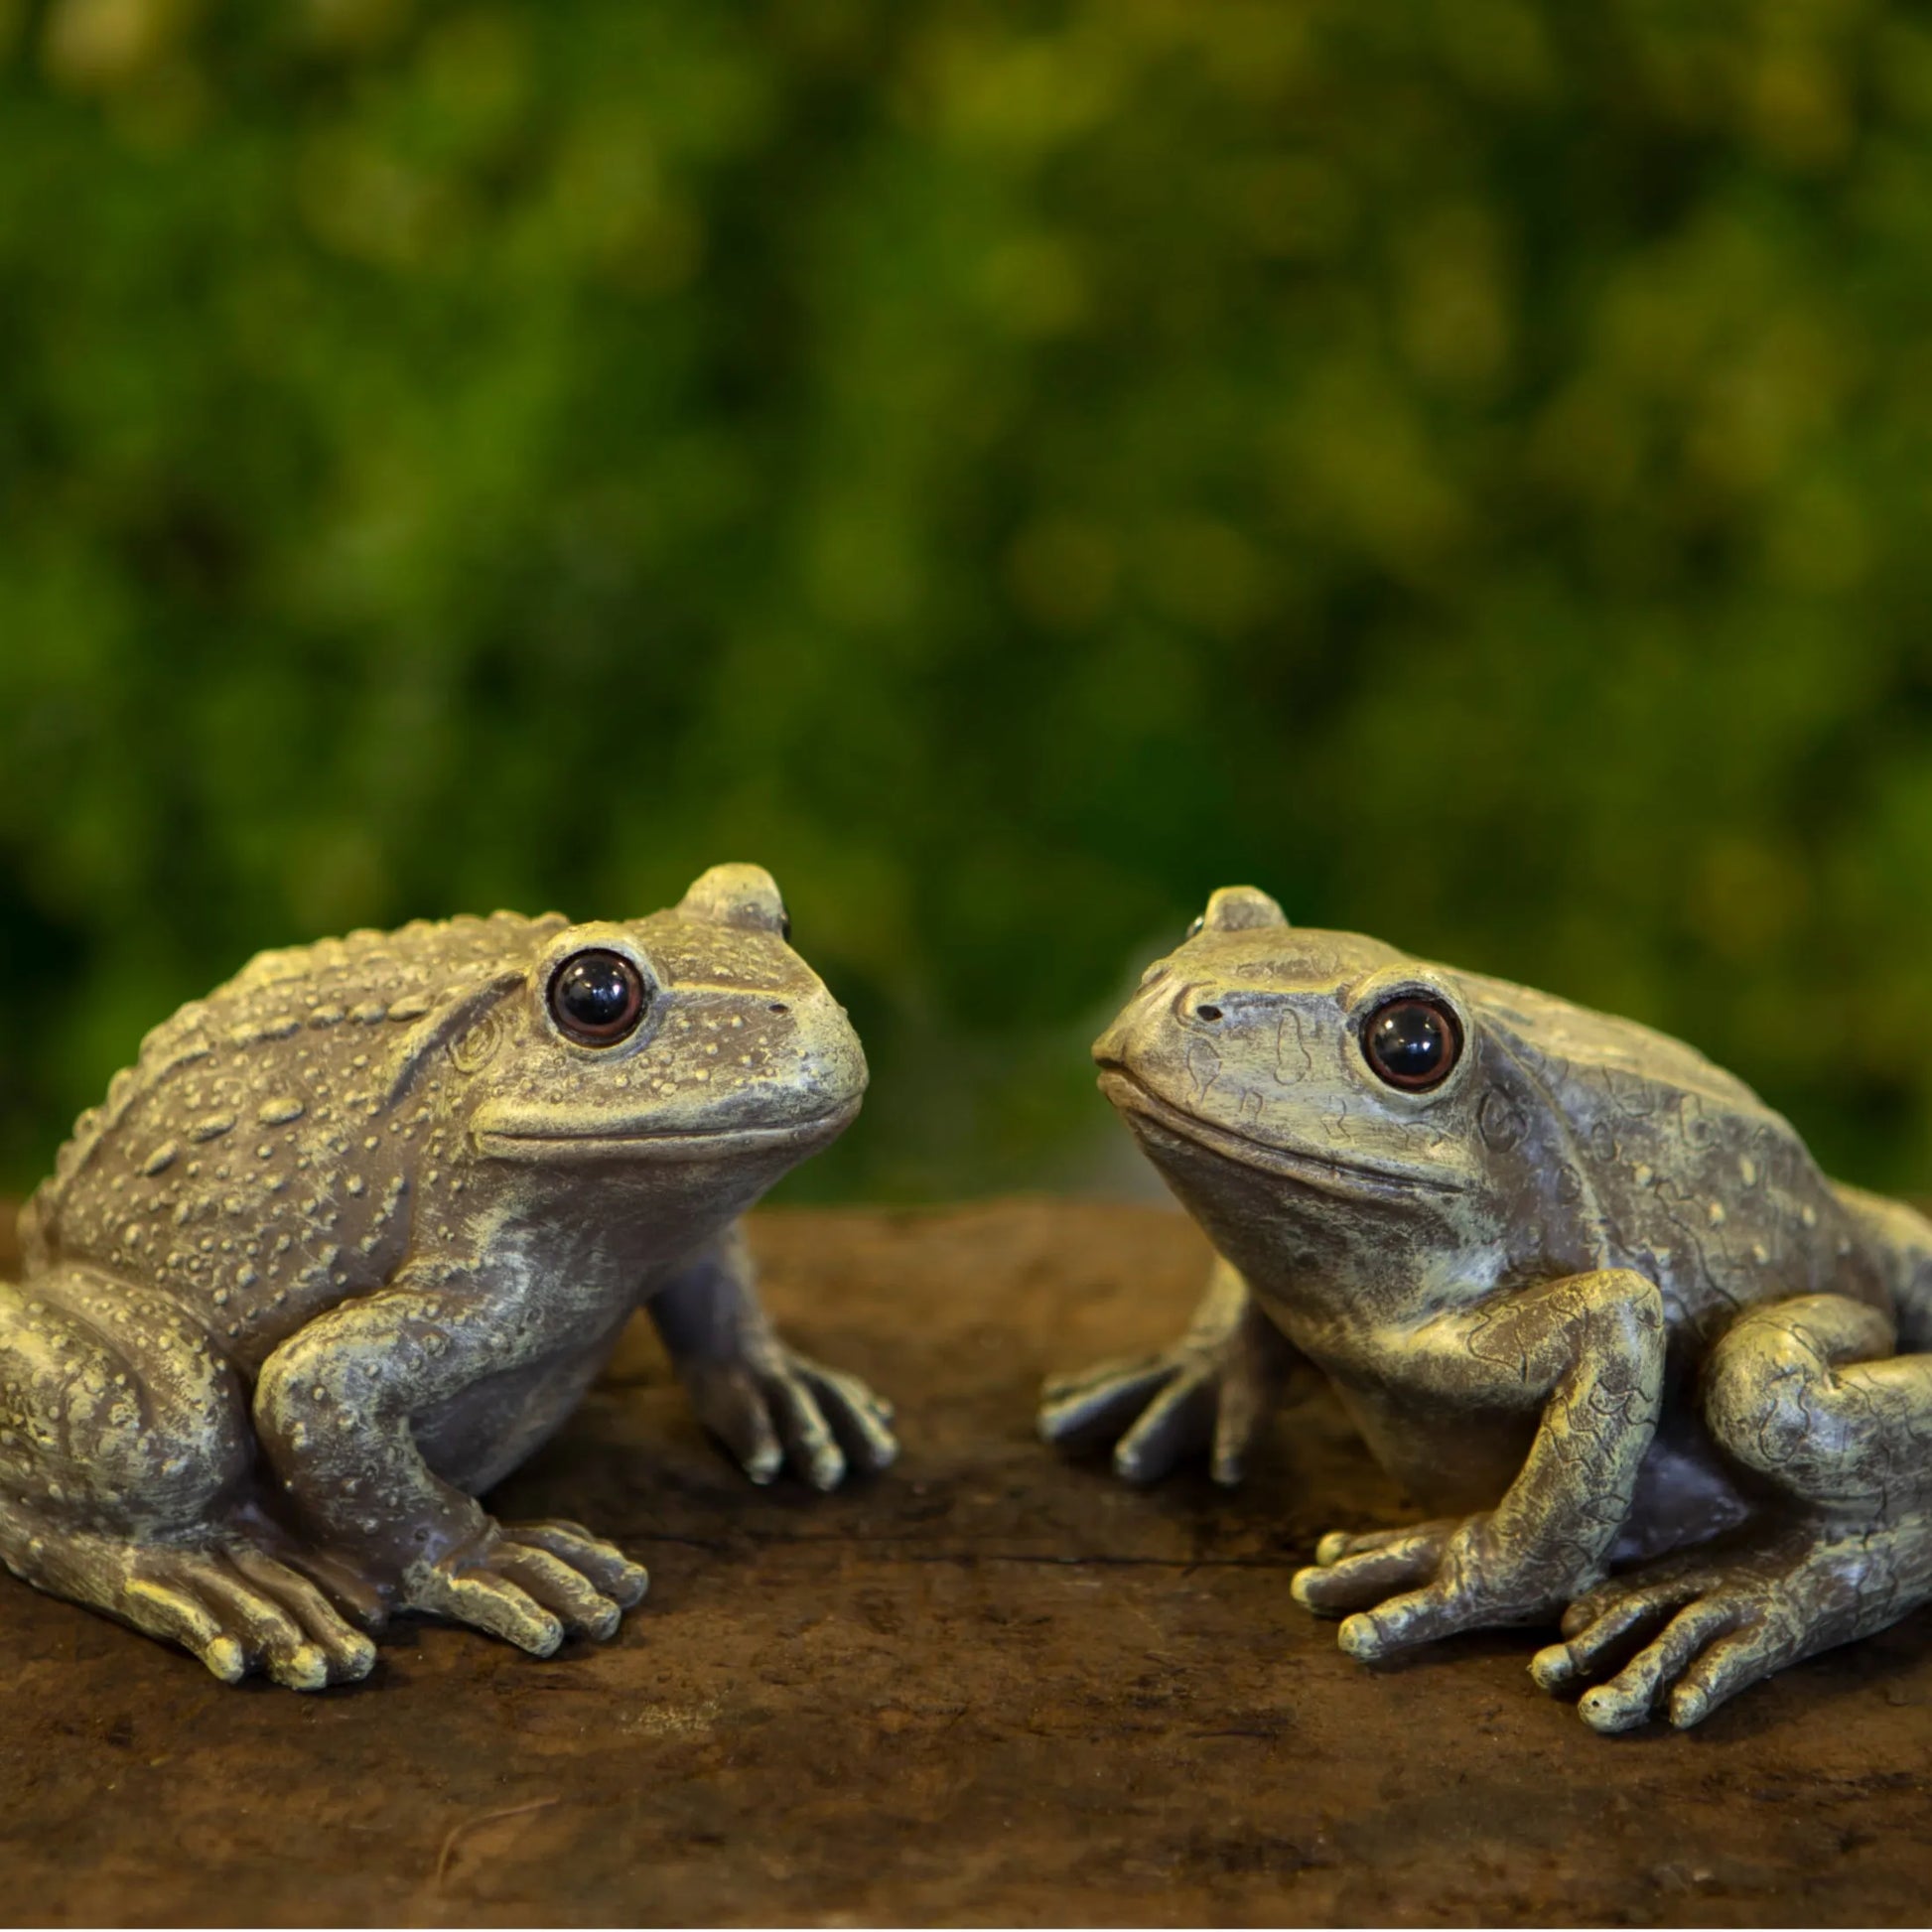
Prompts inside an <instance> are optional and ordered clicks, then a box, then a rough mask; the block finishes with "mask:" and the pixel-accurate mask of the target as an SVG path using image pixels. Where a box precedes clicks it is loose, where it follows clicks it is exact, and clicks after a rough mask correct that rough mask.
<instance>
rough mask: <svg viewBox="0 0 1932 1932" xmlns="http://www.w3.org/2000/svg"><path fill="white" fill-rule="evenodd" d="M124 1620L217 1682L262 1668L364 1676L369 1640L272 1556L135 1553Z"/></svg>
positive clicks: (297, 1681) (324, 1682) (296, 1678)
mask: <svg viewBox="0 0 1932 1932" xmlns="http://www.w3.org/2000/svg"><path fill="white" fill-rule="evenodd" d="M124 1599H125V1601H124V1612H125V1614H127V1616H128V1618H129V1621H131V1622H133V1623H135V1624H137V1625H138V1626H139V1627H140V1628H142V1629H145V1630H148V1631H150V1632H151V1633H153V1634H154V1635H157V1636H166V1637H171V1638H173V1640H174V1641H175V1642H177V1643H179V1644H182V1645H183V1646H184V1647H185V1648H187V1649H189V1650H192V1651H193V1652H194V1653H195V1654H196V1655H197V1656H198V1657H200V1658H201V1660H202V1662H203V1663H204V1664H206V1665H207V1668H208V1669H209V1670H210V1671H212V1672H213V1673H214V1675H215V1676H216V1677H218V1678H220V1679H222V1681H223V1682H225V1683H230V1684H232V1683H237V1682H239V1680H240V1679H241V1678H243V1677H245V1676H246V1675H247V1674H248V1673H249V1672H250V1671H251V1670H257V1669H259V1670H261V1671H263V1672H265V1673H266V1675H267V1676H268V1677H270V1678H271V1679H272V1680H273V1681H274V1682H275V1683H277V1684H281V1685H284V1686H286V1687H287V1688H288V1689H290V1690H294V1691H320V1690H324V1689H326V1688H327V1687H328V1686H329V1685H331V1684H339V1683H344V1682H347V1681H349V1680H351V1679H354V1678H359V1677H366V1676H367V1675H368V1673H369V1670H370V1667H371V1666H372V1665H373V1664H374V1662H375V1646H374V1645H373V1644H372V1643H370V1642H369V1640H368V1638H367V1637H365V1636H363V1635H362V1633H361V1632H360V1631H359V1630H354V1629H351V1628H350V1627H349V1626H348V1625H347V1624H346V1623H345V1622H344V1621H343V1619H342V1618H341V1617H340V1616H338V1615H337V1614H336V1612H335V1610H334V1609H333V1608H332V1607H331V1606H330V1604H329V1603H328V1601H327V1600H326V1599H325V1598H324V1597H323V1596H322V1594H321V1592H320V1591H319V1590H317V1589H315V1588H314V1587H313V1586H311V1585H309V1584H307V1583H305V1582H304V1581H303V1580H302V1579H301V1578H299V1577H297V1576H295V1575H294V1573H293V1572H290V1571H287V1570H285V1569H284V1568H283V1567H282V1566H281V1565H280V1564H278V1563H275V1562H273V1561H272V1560H271V1559H269V1558H266V1557H261V1556H259V1555H256V1554H253V1553H242V1554H239V1555H236V1554H228V1553H220V1554H205V1553H201V1552H187V1551H180V1552H172V1553H170V1554H169V1555H168V1556H167V1557H166V1558H160V1557H156V1556H153V1555H149V1556H145V1557H143V1558H142V1559H141V1560H139V1565H138V1569H137V1571H136V1574H134V1575H132V1576H130V1577H129V1579H128V1582H127V1584H126V1586H125V1590H124Z"/></svg>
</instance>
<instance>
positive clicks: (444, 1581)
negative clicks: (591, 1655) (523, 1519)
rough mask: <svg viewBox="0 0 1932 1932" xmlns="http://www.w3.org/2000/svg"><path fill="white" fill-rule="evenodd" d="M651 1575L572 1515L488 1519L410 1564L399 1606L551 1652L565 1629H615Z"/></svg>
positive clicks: (600, 1634) (609, 1632) (591, 1632)
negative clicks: (434, 1555)
mask: <svg viewBox="0 0 1932 1932" xmlns="http://www.w3.org/2000/svg"><path fill="white" fill-rule="evenodd" d="M649 1581H650V1580H649V1577H648V1576H647V1574H646V1573H645V1571H644V1570H643V1568H642V1566H641V1565H638V1564H634V1563H632V1562H631V1561H630V1559H629V1558H628V1557H626V1556H625V1555H624V1554H623V1552H622V1551H621V1550H620V1549H619V1548H618V1547H617V1546H616V1545H615V1544H612V1543H606V1542H604V1541H603V1540H602V1539H601V1538H599V1537H595V1536H593V1535H592V1534H591V1533H590V1531H589V1530H586V1529H583V1528H581V1527H579V1525H577V1524H576V1523H564V1522H556V1521H551V1522H540V1523H490V1524H488V1525H487V1526H486V1527H485V1528H484V1529H483V1533H482V1534H481V1535H479V1536H477V1537H474V1538H472V1540H471V1541H470V1542H468V1543H466V1544H464V1545H462V1546H461V1547H460V1548H458V1549H455V1550H452V1551H450V1552H449V1553H448V1554H447V1555H445V1556H444V1557H442V1558H440V1559H439V1560H438V1561H436V1562H434V1563H422V1564H417V1565H414V1566H412V1567H411V1568H410V1569H409V1570H408V1571H407V1572H406V1573H405V1574H404V1576H403V1580H402V1588H401V1590H400V1592H399V1596H398V1607H399V1608H402V1609H409V1610H423V1611H427V1612H428V1613H430V1614H431V1615H434V1616H441V1617H448V1618H449V1619H450V1620H451V1621H452V1622H455V1623H467V1624H469V1625H470V1626H471V1627H472V1628H473V1629H477V1630H483V1631H485V1632H487V1633H488V1634H489V1635H490V1636H492V1637H501V1638H502V1639H503V1640H504V1641H505V1642H506V1643H513V1644H515V1645H516V1646H517V1647H518V1648H519V1649H521V1650H527V1651H530V1652H531V1653H533V1654H534V1655H535V1656H538V1657H548V1656H549V1655H550V1654H551V1653H552V1652H553V1651H554V1650H555V1649H556V1648H557V1646H558V1645H559V1644H560V1643H562V1642H563V1640H564V1635H565V1633H566V1632H570V1633H572V1634H576V1635H581V1636H587V1637H597V1638H600V1639H602V1638H606V1637H612V1636H615V1635H616V1634H617V1629H618V1623H619V1620H620V1618H621V1615H622V1613H623V1612H624V1611H625V1610H627V1609H628V1608H630V1606H631V1605H632V1604H633V1603H636V1602H638V1601H639V1600H640V1599H641V1598H642V1596H643V1594H644V1590H645V1587H647V1585H648V1583H649Z"/></svg>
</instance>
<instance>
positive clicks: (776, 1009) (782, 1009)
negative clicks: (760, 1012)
mask: <svg viewBox="0 0 1932 1932" xmlns="http://www.w3.org/2000/svg"><path fill="white" fill-rule="evenodd" d="M769 1011H770V1012H772V1013H789V1012H790V1011H791V1009H790V1008H789V1007H788V1006H786V1005H785V1003H784V1002H783V1001H782V1000H773V1001H772V1002H771V1005H770V1008H769Z"/></svg>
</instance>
